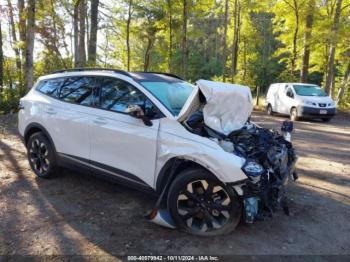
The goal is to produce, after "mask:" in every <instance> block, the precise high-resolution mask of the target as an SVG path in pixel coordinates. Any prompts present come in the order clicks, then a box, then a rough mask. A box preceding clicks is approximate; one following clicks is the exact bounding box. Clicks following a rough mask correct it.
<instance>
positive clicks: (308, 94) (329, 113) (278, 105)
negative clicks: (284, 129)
mask: <svg viewBox="0 0 350 262" xmlns="http://www.w3.org/2000/svg"><path fill="white" fill-rule="evenodd" d="M266 110H267V113H268V114H269V115H272V114H273V113H279V114H284V115H289V116H290V119H291V120H298V119H299V118H301V117H303V118H320V119H322V120H323V121H325V122H328V121H329V120H331V118H332V117H333V116H334V115H335V113H336V106H335V103H334V101H333V100H332V98H330V97H329V96H328V95H327V94H326V93H325V92H324V91H322V89H321V87H319V86H317V85H313V84H303V83H276V84H271V85H270V87H269V90H268V92H267V96H266Z"/></svg>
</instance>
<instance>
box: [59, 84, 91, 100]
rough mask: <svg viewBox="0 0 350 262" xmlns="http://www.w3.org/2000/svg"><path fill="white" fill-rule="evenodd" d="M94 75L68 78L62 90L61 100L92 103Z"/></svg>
mask: <svg viewBox="0 0 350 262" xmlns="http://www.w3.org/2000/svg"><path fill="white" fill-rule="evenodd" d="M94 85H95V79H94V78H93V77H69V78H66V79H65V81H64V83H63V85H62V87H61V92H60V97H59V98H60V100H63V101H66V102H70V103H76V104H80V105H91V104H92V101H93V88H94Z"/></svg>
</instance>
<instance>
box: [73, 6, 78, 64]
mask: <svg viewBox="0 0 350 262" xmlns="http://www.w3.org/2000/svg"><path fill="white" fill-rule="evenodd" d="M79 2H80V0H78V1H77V2H76V3H75V6H74V11H73V12H74V13H73V31H74V67H78V66H79V52H78V50H79V22H78V21H79Z"/></svg>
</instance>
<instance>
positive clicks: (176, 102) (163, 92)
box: [141, 81, 193, 116]
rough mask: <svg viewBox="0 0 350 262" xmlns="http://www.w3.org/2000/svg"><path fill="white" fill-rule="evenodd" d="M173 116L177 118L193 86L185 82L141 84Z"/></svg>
mask: <svg viewBox="0 0 350 262" xmlns="http://www.w3.org/2000/svg"><path fill="white" fill-rule="evenodd" d="M141 85H142V86H144V87H145V88H146V89H147V90H148V91H149V92H151V93H152V94H153V95H154V96H155V97H156V98H157V99H158V100H159V101H160V102H161V103H162V104H163V105H164V106H165V107H166V108H167V109H168V110H169V111H170V112H171V113H172V114H173V115H174V116H177V115H178V114H179V113H180V111H181V109H182V107H183V106H184V104H185V103H186V101H187V99H188V97H189V96H190V95H191V93H192V91H193V86H192V85H191V84H189V83H186V82H183V81H182V82H141Z"/></svg>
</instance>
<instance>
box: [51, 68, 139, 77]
mask: <svg viewBox="0 0 350 262" xmlns="http://www.w3.org/2000/svg"><path fill="white" fill-rule="evenodd" d="M81 71H112V72H114V73H118V74H121V75H125V76H129V77H132V76H131V75H130V74H129V73H128V72H127V71H124V70H120V69H113V68H98V67H78V68H72V69H62V70H57V71H54V72H52V74H58V73H64V72H81Z"/></svg>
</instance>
